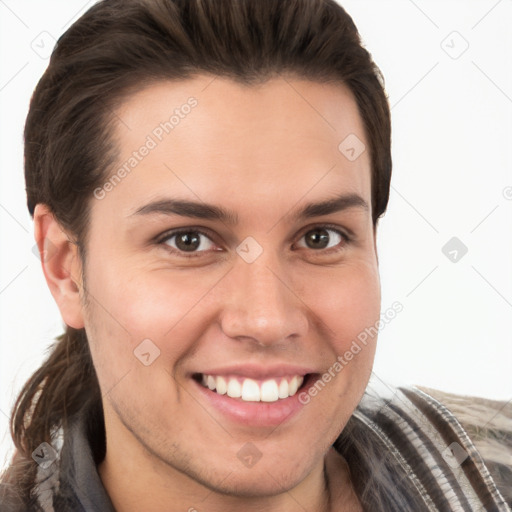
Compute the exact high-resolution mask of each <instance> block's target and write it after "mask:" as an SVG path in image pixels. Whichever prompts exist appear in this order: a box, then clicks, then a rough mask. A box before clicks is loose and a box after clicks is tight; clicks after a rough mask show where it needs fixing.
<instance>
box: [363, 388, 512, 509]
mask: <svg viewBox="0 0 512 512" xmlns="http://www.w3.org/2000/svg"><path fill="white" fill-rule="evenodd" d="M426 391H427V390H422V389H419V388H418V387H398V388H388V389H387V393H385V394H381V393H376V392H374V391H373V390H371V389H369V390H367V392H366V393H365V395H364V396H363V398H362V400H361V402H360V404H359V406H358V408H357V409H356V411H355V412H354V417H355V419H356V420H357V422H358V423H359V427H360V428H361V429H363V428H365V429H366V430H367V431H368V434H367V435H368V439H372V440H374V443H380V445H381V447H383V449H384V451H385V452H386V453H387V454H388V455H387V456H388V458H393V459H394V460H395V462H396V468H398V470H399V471H400V473H401V474H402V477H401V478H402V480H407V481H408V482H411V483H412V484H413V486H414V487H415V488H416V490H417V493H418V494H419V495H421V497H422V499H423V501H424V502H425V503H426V504H427V506H428V507H429V508H430V507H433V508H434V509H437V508H440V509H443V510H444V509H446V510H452V509H453V510H481V509H483V508H485V510H497V511H502V510H503V511H508V510H510V509H509V507H508V506H507V505H506V501H505V498H504V495H507V492H509V491H508V490H507V486H506V484H504V482H505V481H506V480H501V477H500V475H503V476H504V477H505V478H509V476H508V475H509V473H506V471H510V467H511V466H510V464H508V469H507V464H503V462H504V461H505V459H504V458H502V459H501V462H502V465H501V466H500V468H499V471H498V472H496V471H495V468H496V466H491V469H493V471H494V472H495V474H496V481H495V480H494V479H493V476H491V473H490V470H489V467H488V466H487V464H489V463H492V457H491V458H488V460H487V461H484V458H483V457H482V455H481V454H480V452H479V450H478V448H477V446H476V444H475V442H473V440H472V439H471V438H470V436H469V434H468V431H466V429H465V428H464V426H463V425H462V423H461V422H460V421H459V419H458V418H457V416H456V415H455V414H454V413H453V412H452V411H451V410H450V409H449V408H448V407H447V406H446V405H445V404H443V403H442V400H443V399H444V398H445V396H443V397H441V395H439V396H438V398H434V396H432V394H430V393H427V392H426ZM452 396H455V395H452ZM471 400H472V399H471V398H470V397H467V401H466V403H471ZM445 401H447V400H445ZM493 407H494V408H495V411H494V412H495V413H497V412H498V411H499V404H494V405H493ZM463 410H464V408H463V407H462V406H461V410H459V411H458V412H459V413H461V412H463ZM465 410H466V413H468V407H466V408H465ZM463 417H464V421H465V423H466V425H467V428H468V430H471V429H470V428H469V427H470V426H471V424H472V422H471V421H469V419H470V418H471V417H472V415H471V414H469V413H468V414H467V415H466V416H464V415H463ZM473 424H475V425H477V423H473ZM491 424H492V422H491V423H489V425H491ZM489 425H487V426H489ZM509 429H510V427H509ZM475 430H476V429H475ZM473 433H474V432H473ZM504 435H505V436H506V434H504ZM477 437H478V436H477ZM508 441H510V437H508ZM502 442H503V441H500V443H502ZM508 450H510V447H508ZM486 453H488V452H486ZM508 453H509V454H510V451H509V452H508ZM389 454H391V455H389ZM505 457H506V456H505ZM494 458H496V457H494ZM486 462H487V463H486ZM389 467H391V465H389ZM436 507H437V508H436ZM453 507H455V508H453Z"/></svg>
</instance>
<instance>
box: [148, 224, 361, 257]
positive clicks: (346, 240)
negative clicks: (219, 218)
mask: <svg viewBox="0 0 512 512" xmlns="http://www.w3.org/2000/svg"><path fill="white" fill-rule="evenodd" d="M315 229H325V230H326V231H334V232H335V233H336V234H338V235H340V236H341V238H342V239H343V243H342V244H341V246H340V247H338V248H333V247H331V248H330V249H319V250H315V249H310V250H311V251H313V252H325V253H327V254H332V253H337V252H340V251H342V250H343V249H344V248H345V246H346V245H347V244H349V243H350V242H351V241H352V238H351V237H349V236H348V235H347V234H345V233H344V232H343V231H340V230H339V229H338V228H337V227H335V226H332V225H330V224H319V225H317V226H311V227H310V228H308V229H307V231H305V232H304V234H303V235H302V236H301V237H300V239H302V238H303V237H304V236H305V235H307V234H308V233H309V232H310V231H314V230H315ZM185 233H195V234H200V235H203V236H205V237H206V238H208V239H209V240H210V241H211V242H213V243H215V242H214V241H213V240H212V238H211V235H210V234H209V233H207V232H206V231H204V230H202V229H200V228H194V227H191V228H178V229H175V230H171V231H168V232H166V233H164V234H163V235H162V236H161V237H158V238H157V239H156V240H155V243H156V244H157V245H161V246H162V247H163V248H164V249H165V250H167V251H169V252H171V253H172V254H177V255H179V256H184V257H185V258H197V257H199V256H202V255H203V253H205V252H211V251H197V252H189V253H187V252H186V251H180V250H177V249H174V248H173V247H169V246H168V245H167V244H166V243H165V242H167V241H169V240H170V239H171V238H173V237H177V236H179V235H182V234H185ZM300 239H299V240H300ZM340 243H341V242H340ZM306 249H307V248H306Z"/></svg>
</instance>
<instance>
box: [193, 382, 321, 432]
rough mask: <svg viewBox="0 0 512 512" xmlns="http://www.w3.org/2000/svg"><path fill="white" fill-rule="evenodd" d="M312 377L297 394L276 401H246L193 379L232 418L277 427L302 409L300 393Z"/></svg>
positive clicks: (239, 421)
mask: <svg viewBox="0 0 512 512" xmlns="http://www.w3.org/2000/svg"><path fill="white" fill-rule="evenodd" d="M311 379H314V375H313V374H310V375H308V376H307V377H306V378H305V379H304V383H303V384H302V386H301V387H300V389H299V390H298V391H297V393H295V395H293V396H290V397H288V398H283V399H279V400H277V401H275V402H244V401H242V400H241V399H236V398H231V397H229V396H228V395H219V393H216V392H215V391H212V390H211V389H209V388H205V387H204V386H202V385H201V384H200V383H199V382H197V381H196V380H195V379H191V380H192V382H193V383H194V384H195V385H196V386H197V387H198V388H199V392H200V393H201V394H202V396H204V397H205V399H206V400H207V401H208V402H209V403H210V404H211V405H212V406H213V407H214V408H215V409H217V410H219V411H220V412H221V413H222V414H223V415H224V416H226V417H228V418H229V419H230V420H232V421H234V422H236V423H238V424H242V425H250V426H257V427H275V426H277V425H281V424H282V423H284V422H287V421H290V420H291V419H292V418H293V417H294V416H295V415H296V414H297V413H298V412H299V411H300V410H302V408H303V407H304V404H302V403H301V402H300V401H299V394H300V393H301V391H303V390H304V389H306V388H307V385H308V383H309V382H310V380H311Z"/></svg>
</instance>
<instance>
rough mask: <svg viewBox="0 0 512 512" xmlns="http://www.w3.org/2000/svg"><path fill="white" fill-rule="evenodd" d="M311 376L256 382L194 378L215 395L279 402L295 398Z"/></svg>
mask: <svg viewBox="0 0 512 512" xmlns="http://www.w3.org/2000/svg"><path fill="white" fill-rule="evenodd" d="M309 376H310V374H306V375H289V376H284V377H276V378H270V379H264V380H256V379H250V378H244V377H240V376H235V375H207V374H204V373H195V374H194V375H193V376H192V378H193V379H194V380H195V381H197V382H198V383H199V384H201V385H202V386H203V387H205V388H208V389H209V390H210V391H213V392H214V393H217V394H219V395H227V396H229V397H231V398H233V399H238V400H240V401H242V402H277V401H280V400H285V399H287V398H289V397H291V396H294V395H295V394H296V393H297V392H298V391H299V390H300V389H301V388H302V387H304V386H305V382H306V381H307V380H308V377H309Z"/></svg>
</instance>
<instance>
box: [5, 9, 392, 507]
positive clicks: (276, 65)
mask: <svg viewBox="0 0 512 512" xmlns="http://www.w3.org/2000/svg"><path fill="white" fill-rule="evenodd" d="M198 73H207V74H211V75H218V76H225V77H229V78H232V79H233V80H236V81H239V82H241V83H244V84H253V83H257V82H259V83H262V82H264V81H265V80H267V79H269V78H271V77H273V76H278V75H280V74H283V73H288V74H292V75H296V76H298V77H301V78H305V79H310V80H313V81H318V82H333V83H343V84H345V85H346V86H347V87H348V88H349V89H350V90H351V92H352V94H353V95H354V97H355V100H356V102H357V105H358V108H359V112H360V115H361V117H362V120H363V122H364V126H365V129H366V136H367V140H368V142H369V145H370V148H369V150H370V156H371V163H372V168H371V173H372V175H371V187H372V212H373V217H372V220H373V225H374V228H375V227H376V225H377V221H378V219H379V217H380V216H381V215H382V214H383V213H384V212H385V210H386V207H387V203H388V197H389V187H390V179H391V151H390V145H391V144H390V137H391V134H390V131H391V128H390V115H389V105H388V101H387V97H386V94H385V92H384V88H383V82H382V77H381V75H380V72H379V70H378V69H377V67H376V66H375V64H374V63H373V60H372V58H371V55H370V54H369V53H368V51H367V50H366V49H365V48H364V47H363V45H362V43H361V40H360V36H359V34H358V31H357V29H356V26H355V25H354V23H353V21H352V19H351V17H350V16H349V15H348V14H347V13H346V12H345V10H344V9H343V8H342V7H341V6H339V5H338V4H337V3H336V2H335V1H334V0H103V1H100V2H98V3H96V4H95V5H94V6H93V7H91V8H90V9H89V10H88V11H87V12H86V13H85V14H84V15H83V16H82V17H81V18H80V19H79V20H78V21H76V22H75V23H74V24H73V25H72V26H71V27H70V28H69V29H68V30H67V31H66V32H65V33H64V35H62V36H61V37H60V39H59V40H58V43H57V45H56V47H55V49H54V51H53V54H52V56H51V59H50V63H49V66H48V68H47V70H46V71H45V73H44V75H43V76H42V78H41V79H40V81H39V83H38V84H37V87H36V89H35V91H34V94H33V97H32V100H31V104H30V110H29V114H28V117H27V121H26V126H25V179H26V190H27V204H28V209H29V212H30V214H31V215H32V216H33V213H34V207H35V205H36V204H38V203H45V204H47V205H48V206H49V208H50V210H51V211H52V212H53V214H54V215H55V217H56V219H57V220H58V221H59V222H60V224H61V225H62V227H63V228H64V229H65V230H66V231H67V232H69V233H70V234H71V235H72V236H73V237H74V238H75V240H76V243H77V244H78V248H79V251H80V255H81V257H82V259H83V260H84V261H85V258H86V247H87V227H88V211H89V205H90V201H91V199H92V195H93V191H94V189H95V188H96V187H98V186H101V184H102V183H104V181H105V177H106V176H108V175H109V171H110V170H111V167H112V165H113V164H114V163H115V159H116V147H115V144H114V142H113V139H112V131H111V129H112V127H113V126H114V124H115V122H116V118H115V116H114V115H113V111H114V109H115V107H116V105H119V104H120V102H121V101H122V100H123V99H124V98H126V97H127V96H128V95H130V94H132V93H133V92H134V91H136V90H138V89H140V88H142V87H144V86H146V85H147V84H149V83H151V82H154V81H157V80H181V79H185V78H189V77H192V76H193V75H194V74H198ZM340 142H341V141H340ZM84 267H85V264H84ZM84 407H91V408H93V409H94V410H95V414H96V415H97V417H98V418H100V419H102V418H103V416H102V406H101V393H100V390H99V385H98V382H97V378H96V374H95V371H94V367H93V364H92V360H91V356H90V352H89V347H88V342H87V337H86V334H85V330H84V329H81V330H75V329H72V328H70V327H69V326H68V327H67V328H66V330H65V333H64V334H62V335H61V336H59V337H58V338H57V340H56V342H55V344H54V345H53V346H52V347H50V354H49V356H48V358H47V359H46V360H45V362H44V363H43V365H42V366H41V368H39V370H37V371H36V372H35V373H34V374H33V375H32V377H31V378H30V379H29V380H28V382H27V383H26V384H25V386H24V387H23V389H22V391H21V393H20V394H19V396H18V398H17V401H16V403H15V405H14V407H13V411H12V418H11V435H12V438H13V441H14V444H15V447H16V453H15V456H14V458H13V461H12V464H11V467H10V468H8V470H7V471H6V473H5V474H4V476H3V481H4V482H6V483H12V484H13V485H14V486H15V487H16V490H17V493H18V494H19V495H20V496H21V498H22V500H24V502H25V503H28V501H29V499H30V490H31V488H32V486H33V483H34V475H35V464H34V462H33V460H32V458H31V453H32V451H33V450H34V449H35V448H36V447H37V446H38V445H39V444H40V443H42V442H45V441H46V442H48V443H50V442H51V434H52V429H54V428H56V427H60V426H64V427H65V426H66V425H67V421H68V418H70V417H71V416H72V415H73V414H75V413H76V412H77V411H79V410H80V409H82V408H84Z"/></svg>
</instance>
